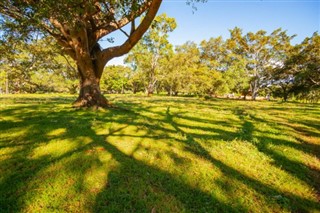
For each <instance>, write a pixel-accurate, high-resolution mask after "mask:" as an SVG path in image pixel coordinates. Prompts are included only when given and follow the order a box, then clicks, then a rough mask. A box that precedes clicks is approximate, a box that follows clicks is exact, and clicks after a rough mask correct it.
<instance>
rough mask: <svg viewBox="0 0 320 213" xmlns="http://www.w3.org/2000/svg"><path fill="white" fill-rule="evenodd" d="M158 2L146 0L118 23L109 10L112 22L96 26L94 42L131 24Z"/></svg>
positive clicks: (156, 0) (110, 9)
mask: <svg viewBox="0 0 320 213" xmlns="http://www.w3.org/2000/svg"><path fill="white" fill-rule="evenodd" d="M158 1H159V0H147V1H146V2H145V4H144V5H142V6H141V7H140V8H139V9H138V10H133V11H132V12H131V14H130V15H129V16H126V17H123V18H122V19H120V20H119V21H114V20H115V18H114V13H113V12H112V11H113V9H112V8H109V13H110V17H109V18H110V19H111V20H113V22H111V23H110V22H109V23H107V24H106V25H101V26H98V27H97V28H98V30H96V31H95V32H94V37H95V40H96V41H98V40H99V39H101V38H102V37H104V36H106V35H108V34H110V33H112V32H114V31H116V30H118V29H121V28H122V27H124V26H125V25H127V24H129V23H130V22H132V21H133V20H134V19H136V18H137V17H139V16H141V15H142V14H143V13H144V12H145V11H146V10H148V9H149V8H151V7H153V6H152V5H154V2H158ZM161 2H162V0H161V1H160V3H159V6H160V4H161ZM149 10H150V9H149Z"/></svg>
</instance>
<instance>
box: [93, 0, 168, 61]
mask: <svg viewBox="0 0 320 213" xmlns="http://www.w3.org/2000/svg"><path fill="white" fill-rule="evenodd" d="M161 3H162V0H153V1H152V2H151V5H150V8H149V10H148V12H147V14H146V16H145V18H144V19H143V20H142V22H141V24H140V25H139V26H138V27H137V29H136V30H135V31H134V32H133V33H132V34H131V35H130V37H129V38H128V39H127V41H125V42H124V43H123V44H122V45H120V46H115V47H110V48H107V49H105V50H103V51H102V52H101V53H100V54H99V59H100V60H99V61H100V66H105V64H106V63H107V62H108V61H109V60H111V59H112V58H115V57H119V56H122V55H124V54H126V53H128V52H129V51H130V50H131V49H132V48H133V47H134V46H135V45H136V44H137V43H138V41H139V40H140V39H141V38H142V36H143V34H144V33H145V32H146V31H147V30H148V28H149V26H150V25H151V23H152V21H153V19H154V18H155V16H156V14H157V12H158V10H159V8H160V5H161Z"/></svg>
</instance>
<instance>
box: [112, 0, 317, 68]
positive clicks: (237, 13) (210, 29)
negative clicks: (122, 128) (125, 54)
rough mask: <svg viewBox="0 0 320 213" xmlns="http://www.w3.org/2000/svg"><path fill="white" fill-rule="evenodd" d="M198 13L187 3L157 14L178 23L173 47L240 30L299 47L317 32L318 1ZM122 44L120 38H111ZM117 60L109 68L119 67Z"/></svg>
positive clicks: (257, 2)
mask: <svg viewBox="0 0 320 213" xmlns="http://www.w3.org/2000/svg"><path fill="white" fill-rule="evenodd" d="M196 7H197V10H196V11H193V10H192V8H191V6H187V5H186V0H164V1H163V3H162V5H161V8H160V11H159V13H158V14H161V13H166V14H167V15H168V16H170V17H174V18H175V19H176V21H177V24H178V26H177V28H176V29H175V31H174V32H172V33H171V34H170V36H169V40H170V42H171V43H172V44H174V45H180V44H183V43H185V42H186V41H195V42H197V43H199V42H200V41H202V40H207V39H209V38H210V37H218V36H222V37H223V38H225V39H226V38H228V37H229V29H233V28H234V27H236V26H237V27H240V28H241V29H243V33H247V32H250V31H251V32H256V31H258V30H261V29H263V30H266V31H267V32H268V33H271V32H272V31H273V30H275V29H277V28H282V29H283V30H287V33H288V34H289V35H294V34H297V37H296V38H295V39H294V40H293V43H300V42H301V41H302V40H303V39H304V38H305V37H310V36H312V34H313V33H314V32H315V31H320V0H208V1H207V2H206V3H197V4H196ZM114 37H115V39H116V42H117V43H118V42H119V43H121V42H122V39H124V37H122V35H119V34H115V35H114ZM122 60H123V58H122V57H121V58H117V59H114V60H112V61H110V62H109V64H122Z"/></svg>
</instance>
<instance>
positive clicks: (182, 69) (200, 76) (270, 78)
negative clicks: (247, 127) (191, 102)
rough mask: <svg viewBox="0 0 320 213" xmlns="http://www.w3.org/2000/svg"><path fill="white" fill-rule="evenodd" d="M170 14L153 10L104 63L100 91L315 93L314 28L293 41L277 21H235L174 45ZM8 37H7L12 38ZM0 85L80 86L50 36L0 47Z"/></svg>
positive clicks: (318, 64)
mask: <svg viewBox="0 0 320 213" xmlns="http://www.w3.org/2000/svg"><path fill="white" fill-rule="evenodd" d="M175 28H176V22H175V20H174V19H173V18H170V17H168V16H166V15H165V14H162V15H160V16H157V17H156V18H155V19H154V21H153V23H152V24H151V25H150V27H149V30H148V31H147V32H146V33H145V35H144V36H143V37H142V39H141V40H140V41H139V42H138V44H137V45H136V46H135V47H134V48H133V49H132V50H131V52H130V53H129V54H128V55H127V56H126V58H125V63H126V65H127V66H123V65H118V66H106V67H105V68H104V72H103V75H102V77H101V81H100V87H101V90H102V91H103V92H104V93H137V92H145V93H146V94H147V95H151V94H153V93H164V92H165V93H166V94H168V95H196V96H206V97H212V96H226V95H228V96H229V97H241V98H244V99H245V98H246V97H247V96H250V97H251V99H253V100H256V98H257V97H258V96H260V97H274V98H277V97H279V98H282V99H283V100H284V101H287V100H288V99H289V98H292V97H294V98H296V99H306V100H311V101H318V99H319V98H320V91H319V86H320V50H319V47H320V36H319V35H318V33H316V32H315V33H314V34H313V35H312V37H310V38H309V37H308V38H305V39H304V40H303V41H302V42H301V43H299V44H295V45H293V44H292V39H293V38H294V37H295V36H294V35H288V34H287V32H286V31H284V30H282V29H276V30H274V31H273V32H271V33H269V34H268V33H267V32H266V31H264V30H259V31H257V32H248V33H243V31H242V30H241V29H240V28H238V27H236V28H234V29H232V30H230V36H229V38H227V39H225V40H224V39H223V38H222V37H217V38H210V39H208V40H203V41H202V42H200V43H199V44H197V43H195V42H192V41H188V42H186V43H184V44H183V45H179V46H175V47H174V46H173V45H172V44H170V42H169V40H168V36H169V33H170V32H172V31H173V30H174V29H175ZM13 44H14V45H13ZM0 48H1V49H0V52H1V53H2V57H1V59H0V64H1V67H0V92H2V93H6V92H11V93H22V92H28V93H34V92H70V93H75V92H77V91H78V90H79V85H78V83H77V79H78V76H77V72H76V71H75V70H76V65H75V63H74V62H73V61H72V59H71V58H70V56H68V55H64V54H63V51H61V49H59V47H57V46H56V45H55V44H54V42H53V40H52V39H51V38H50V37H46V38H41V39H34V40H32V41H31V42H30V41H29V42H23V41H19V42H17V41H14V42H13V41H12V43H10V42H8V41H7V42H6V43H3V44H2V45H1V47H0Z"/></svg>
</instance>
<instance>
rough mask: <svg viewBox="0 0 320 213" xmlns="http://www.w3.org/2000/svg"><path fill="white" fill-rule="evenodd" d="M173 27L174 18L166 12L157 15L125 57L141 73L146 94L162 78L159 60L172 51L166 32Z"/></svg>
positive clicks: (151, 92) (149, 92)
mask: <svg viewBox="0 0 320 213" xmlns="http://www.w3.org/2000/svg"><path fill="white" fill-rule="evenodd" d="M175 28H176V22H175V19H174V18H170V17H168V16H167V15H166V14H162V15H159V16H157V17H156V18H155V20H154V22H153V24H152V25H151V27H150V29H149V30H148V31H147V33H146V34H145V35H144V36H143V38H142V39H141V40H140V42H139V43H138V45H137V46H136V47H135V48H133V50H132V51H131V52H130V53H129V55H128V56H127V58H126V62H127V63H129V64H131V66H132V67H133V69H135V70H139V72H140V73H143V75H142V76H141V77H143V82H144V85H145V90H146V93H147V94H148V95H151V94H153V92H154V90H155V87H156V84H157V83H158V82H159V81H160V80H161V78H162V76H161V72H160V70H161V68H160V64H161V61H162V60H165V58H167V57H168V56H169V55H170V53H171V52H172V51H173V50H172V45H171V44H170V43H169V41H168V33H169V32H172V31H173V30H174V29H175Z"/></svg>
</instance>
